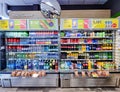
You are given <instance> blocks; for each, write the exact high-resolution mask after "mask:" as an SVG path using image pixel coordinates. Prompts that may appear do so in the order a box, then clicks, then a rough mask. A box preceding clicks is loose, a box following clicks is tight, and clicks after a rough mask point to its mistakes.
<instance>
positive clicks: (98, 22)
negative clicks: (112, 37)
mask: <svg viewBox="0 0 120 92" xmlns="http://www.w3.org/2000/svg"><path fill="white" fill-rule="evenodd" d="M118 25H119V21H118V19H93V20H92V28H94V29H106V28H108V29H114V28H118Z"/></svg>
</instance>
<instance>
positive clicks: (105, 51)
mask: <svg viewBox="0 0 120 92" xmlns="http://www.w3.org/2000/svg"><path fill="white" fill-rule="evenodd" d="M61 52H68V53H71V52H78V53H84V52H113V50H91V51H78V50H74V51H61Z"/></svg>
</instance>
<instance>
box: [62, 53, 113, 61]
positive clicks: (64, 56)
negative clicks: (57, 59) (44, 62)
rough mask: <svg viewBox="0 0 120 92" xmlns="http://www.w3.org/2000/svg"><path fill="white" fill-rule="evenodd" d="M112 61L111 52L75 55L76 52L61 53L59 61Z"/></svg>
mask: <svg viewBox="0 0 120 92" xmlns="http://www.w3.org/2000/svg"><path fill="white" fill-rule="evenodd" d="M86 58H89V59H104V60H107V59H113V55H112V52H99V53H98V52H95V53H83V54H80V53H77V52H72V53H65V52H62V53H61V59H86Z"/></svg>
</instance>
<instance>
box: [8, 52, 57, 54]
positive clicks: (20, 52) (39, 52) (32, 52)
mask: <svg viewBox="0 0 120 92" xmlns="http://www.w3.org/2000/svg"><path fill="white" fill-rule="evenodd" d="M6 53H10V54H12V53H14V54H16V53H36V54H37V53H38V54H39V53H58V52H6Z"/></svg>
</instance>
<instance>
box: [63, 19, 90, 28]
mask: <svg viewBox="0 0 120 92" xmlns="http://www.w3.org/2000/svg"><path fill="white" fill-rule="evenodd" d="M88 28H89V20H88V19H62V20H61V29H88Z"/></svg>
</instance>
